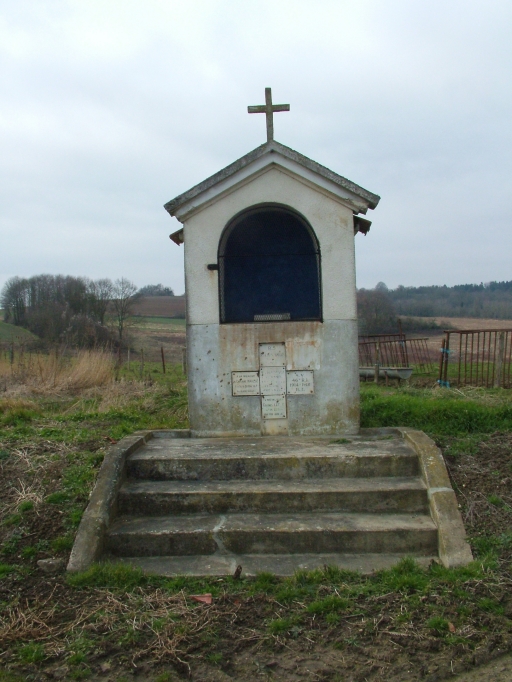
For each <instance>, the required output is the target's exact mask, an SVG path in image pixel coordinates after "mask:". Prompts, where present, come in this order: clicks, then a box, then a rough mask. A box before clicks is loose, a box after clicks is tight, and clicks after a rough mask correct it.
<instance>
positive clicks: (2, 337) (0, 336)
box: [0, 321, 36, 343]
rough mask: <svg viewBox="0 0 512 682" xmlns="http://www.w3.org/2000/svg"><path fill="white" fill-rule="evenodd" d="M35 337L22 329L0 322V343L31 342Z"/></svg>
mask: <svg viewBox="0 0 512 682" xmlns="http://www.w3.org/2000/svg"><path fill="white" fill-rule="evenodd" d="M35 339H36V337H35V336H34V334H32V333H31V332H29V331H28V330H27V329H23V327H16V326H15V325H14V324H8V323H7V322H3V321H0V343H2V342H3V343H10V342H12V341H14V342H15V343H20V342H23V341H33V340H35Z"/></svg>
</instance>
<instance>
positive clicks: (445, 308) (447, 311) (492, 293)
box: [377, 281, 512, 320]
mask: <svg viewBox="0 0 512 682" xmlns="http://www.w3.org/2000/svg"><path fill="white" fill-rule="evenodd" d="M377 286H379V285H377ZM383 286H384V287H385V285H383ZM385 293H386V294H387V295H388V297H389V299H390V300H391V301H392V303H393V305H394V306H395V308H396V312H397V314H398V315H412V316H417V317H488V318H494V319H502V320H508V319H512V281H509V282H489V283H487V284H457V285H455V286H453V287H448V286H446V285H444V286H429V287H404V286H399V287H397V288H396V289H389V290H388V289H387V287H386V288H385Z"/></svg>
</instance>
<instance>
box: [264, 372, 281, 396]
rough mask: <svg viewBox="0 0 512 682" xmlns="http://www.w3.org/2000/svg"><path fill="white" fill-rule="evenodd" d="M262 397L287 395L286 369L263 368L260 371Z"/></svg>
mask: <svg viewBox="0 0 512 682" xmlns="http://www.w3.org/2000/svg"><path fill="white" fill-rule="evenodd" d="M260 388H261V394H262V395H281V394H282V393H286V370H285V368H284V367H262V368H261V369H260Z"/></svg>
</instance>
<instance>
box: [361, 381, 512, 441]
mask: <svg viewBox="0 0 512 682" xmlns="http://www.w3.org/2000/svg"><path fill="white" fill-rule="evenodd" d="M493 398H494V400H493ZM361 426H362V427H366V428H369V427H379V426H410V427H413V428H416V429H420V430H423V431H425V432H426V433H428V434H429V435H435V436H437V435H438V436H447V435H450V436H454V435H458V436H463V437H467V436H468V434H484V433H493V432H495V431H510V430H512V401H511V400H510V394H509V392H507V391H506V390H504V389H494V391H488V392H483V391H479V392H476V391H471V390H469V391H467V392H466V393H464V392H462V391H455V390H447V389H433V390H431V389H411V388H403V389H396V390H389V389H386V388H384V387H374V386H365V384H362V385H361Z"/></svg>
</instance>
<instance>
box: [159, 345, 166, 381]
mask: <svg viewBox="0 0 512 682" xmlns="http://www.w3.org/2000/svg"><path fill="white" fill-rule="evenodd" d="M160 352H161V353H162V370H163V373H164V374H165V355H164V347H163V346H160Z"/></svg>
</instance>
